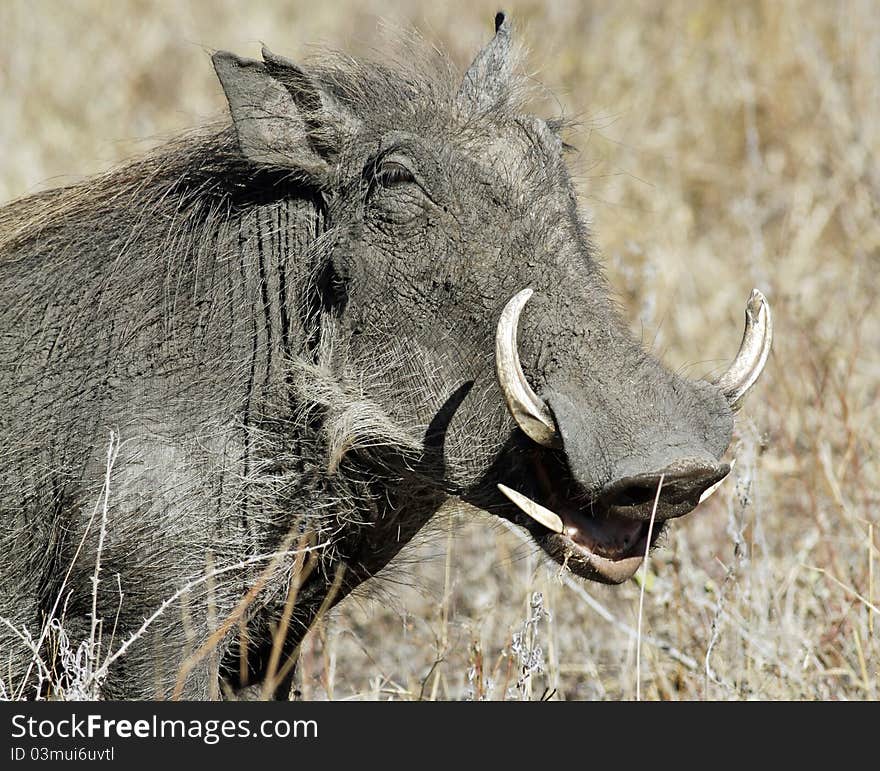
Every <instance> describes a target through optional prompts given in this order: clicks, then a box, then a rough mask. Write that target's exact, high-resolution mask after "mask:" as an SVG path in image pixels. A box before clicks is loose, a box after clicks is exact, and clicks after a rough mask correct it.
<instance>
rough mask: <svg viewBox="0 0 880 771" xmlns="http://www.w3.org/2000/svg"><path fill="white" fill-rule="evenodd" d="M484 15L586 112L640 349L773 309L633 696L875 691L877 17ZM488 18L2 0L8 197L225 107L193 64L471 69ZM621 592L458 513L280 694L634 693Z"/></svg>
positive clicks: (553, 10) (596, 210) (645, 6)
mask: <svg viewBox="0 0 880 771" xmlns="http://www.w3.org/2000/svg"><path fill="white" fill-rule="evenodd" d="M505 7H506V10H508V11H509V12H511V14H512V17H513V19H514V22H515V23H516V26H517V28H518V38H519V40H520V41H521V42H522V43H524V44H525V45H526V46H527V47H528V48H529V49H530V55H529V57H528V59H527V66H528V69H529V71H530V72H531V73H533V74H534V76H535V77H536V78H537V79H538V80H539V81H540V82H542V83H544V84H546V85H547V86H548V87H550V88H551V89H553V91H554V92H555V93H556V95H557V98H558V100H559V102H560V103H561V104H562V105H563V106H564V107H565V109H566V111H567V112H568V113H569V114H576V115H578V116H579V117H580V125H579V127H578V128H577V129H575V130H574V131H573V132H572V134H571V136H570V140H571V142H572V143H573V144H575V145H576V146H578V147H579V148H580V150H581V153H580V155H581V158H580V161H579V168H578V172H577V173H578V179H579V182H580V184H581V189H582V194H583V201H584V204H585V207H586V208H587V210H588V212H589V215H590V217H591V218H592V220H593V223H594V226H595V233H596V240H597V242H598V244H599V246H600V248H601V250H602V252H603V254H604V255H605V259H606V263H607V265H608V268H609V273H610V275H611V278H612V282H613V285H614V286H615V288H616V290H617V292H618V293H619V296H620V297H621V299H622V301H623V304H624V306H625V308H626V309H627V311H628V313H629V317H630V319H631V321H632V326H633V329H634V331H635V333H636V334H640V335H642V336H643V338H644V340H645V343H646V345H653V347H654V349H655V350H656V351H657V352H658V353H660V354H662V356H663V357H664V358H665V360H666V361H667V362H668V364H669V365H670V366H672V367H678V368H683V369H684V371H686V372H687V373H689V374H691V375H693V376H701V375H704V374H706V373H709V372H713V371H717V370H718V369H719V368H721V367H723V366H724V365H725V364H726V362H727V360H728V359H729V357H731V356H732V355H733V353H734V352H735V351H736V348H737V345H738V343H739V336H740V333H741V325H742V319H741V314H742V309H743V306H744V301H745V299H746V297H747V296H748V292H749V290H750V289H751V287H752V286H758V287H760V288H761V289H762V290H763V291H764V292H765V293H766V294H767V296H768V297H769V299H770V301H771V304H772V307H773V312H774V315H775V323H776V340H775V344H774V351H773V355H772V357H771V360H770V363H769V365H768V367H767V371H766V373H765V375H764V378H763V379H762V382H761V383H760V385H759V387H758V388H757V392H756V394H755V395H753V396H752V397H751V399H750V400H749V402H748V403H747V405H746V408H745V409H744V411H743V413H742V417H741V418H740V420H739V422H738V427H737V434H736V437H735V439H734V444H733V445H732V448H731V451H730V454H731V455H736V456H737V457H738V464H737V467H736V471H735V482H734V483H728V484H726V485H725V486H723V487H722V489H721V491H720V492H719V493H718V494H717V495H716V496H715V497H714V498H713V499H712V501H711V502H710V503H708V504H707V505H706V506H704V507H703V508H701V509H700V510H699V512H698V513H696V514H694V515H692V516H690V517H688V518H687V519H685V520H682V521H680V522H678V523H676V525H675V527H674V528H673V529H672V532H671V535H670V537H669V538H668V539H667V541H666V543H665V544H664V546H663V548H662V549H660V550H659V551H657V552H656V553H655V555H654V556H653V557H652V561H651V575H650V576H649V580H648V584H647V590H648V591H647V594H646V598H645V616H644V620H643V631H644V634H645V635H647V636H650V637H651V638H652V639H653V640H654V641H659V642H660V643H661V645H659V646H658V645H654V644H648V643H647V642H644V643H643V648H642V655H641V658H642V661H641V692H642V695H643V697H644V698H652V699H655V698H662V699H678V698H688V699H727V698H734V699H737V698H760V699H780V698H782V699H792V698H793V699H802V698H803V699H814V698H833V699H836V698H840V699H876V698H877V697H878V695H880V679H878V662H880V611H878V607H877V606H878V604H880V555H878V544H880V515H878V506H880V484H878V483H880V478H878V477H880V463H878V447H880V443H878V431H880V425H878V422H877V418H876V414H877V410H876V404H877V399H878V389H880V354H878V352H880V319H878V306H877V301H878V288H880V211H878V209H880V203H878V201H880V160H878V151H880V4H878V3H877V2H870V0H865V1H863V2H859V1H857V0H853V1H852V2H841V3H825V2H819V1H818V0H817V1H816V2H812V3H783V2H743V1H739V2H711V3H710V2H705V3H697V2H668V3H663V4H660V3H655V2H651V1H650V0H645V1H644V2H638V1H636V0H633V2H625V3H624V2H576V1H575V0H560V1H559V2H536V1H530V0H512V1H511V2H507V3H506V4H505ZM495 10H497V9H496V3H495V2H485V1H484V0H467V1H466V2H465V1H464V0H453V1H452V2H447V3H442V4H441V3H428V2H423V3H415V2H413V3H410V2H406V3H405V2H394V0H364V1H363V2H357V3H354V2H348V3H346V2H338V3H337V2H325V3H314V2H311V1H309V0H305V1H302V0H294V1H291V2H254V3H243V2H240V1H235V0H219V1H218V2H210V3H209V2H196V1H190V2H164V3H153V2H146V0H124V1H121V2H110V0H104V1H103V2H101V1H98V0H90V1H88V2H70V3H66V2H65V3H61V2H46V1H45V0H43V1H40V2H25V1H24V0H3V2H2V3H0V116H2V119H0V150H2V161H0V200H3V201H5V200H8V199H10V198H12V197H15V196H18V195H22V194H25V193H27V192H31V191H35V190H38V189H42V188H44V187H47V186H52V185H54V184H58V183H59V182H60V181H63V180H65V179H70V178H71V177H74V178H75V177H77V176H80V175H87V174H90V173H93V172H96V171H98V170H101V169H103V168H106V167H107V166H109V165H110V164H112V163H114V162H116V161H118V160H120V159H122V158H124V157H126V156H127V155H129V154H131V153H132V152H135V151H139V150H142V149H144V146H145V145H147V146H149V145H150V144H152V143H155V142H157V141H159V139H160V138H161V137H163V136H167V135H168V134H171V133H174V132H175V131H176V130H178V129H181V128H185V127H189V126H193V125H196V124H198V123H200V122H201V121H203V120H204V119H205V118H208V117H210V116H213V115H215V114H217V113H218V112H219V111H221V110H222V109H223V107H224V104H223V100H222V96H221V93H220V89H219V87H218V85H217V83H216V82H215V79H214V75H213V72H212V69H211V66H210V62H209V60H208V56H207V53H206V51H207V50H208V49H212V48H229V49H231V50H234V51H237V52H239V53H243V54H250V55H256V54H257V52H258V50H259V41H261V40H262V41H265V42H267V43H268V44H269V45H270V46H271V47H272V48H273V49H274V50H277V51H278V52H280V53H284V54H286V55H288V56H290V57H291V58H297V57H299V56H301V55H302V54H303V53H304V51H305V50H306V47H307V46H309V45H310V44H321V43H324V44H328V45H331V46H334V47H340V48H344V49H346V50H348V51H351V52H354V53H358V52H363V51H365V50H367V49H369V48H371V47H376V46H379V47H381V46H382V45H383V40H384V39H385V35H384V33H383V23H382V22H381V21H380V20H381V19H384V20H385V21H386V22H388V23H390V25H392V26H402V27H408V26H410V25H413V26H415V27H417V28H418V29H419V30H421V32H422V33H423V35H424V36H425V37H426V38H427V39H428V40H430V41H432V42H437V43H439V44H441V45H442V46H444V47H445V48H446V49H447V50H448V51H449V52H450V54H451V55H452V57H453V58H454V59H455V61H456V62H458V63H459V64H460V65H461V67H462V68H463V67H464V66H466V64H467V63H468V61H469V60H470V58H471V57H472V56H473V54H474V52H475V51H476V49H477V47H478V46H479V45H480V43H481V42H483V41H485V40H486V39H488V37H489V35H490V33H491V18H492V15H493V13H494V12H495ZM536 592H540V594H541V597H540V603H538V604H539V605H540V607H537V606H536V604H535V602H534V601H533V598H534V597H535V593H536ZM638 592H639V587H638V586H637V585H636V583H635V582H630V583H629V584H627V585H624V586H622V587H618V588H615V589H609V588H605V587H600V586H598V585H593V584H590V585H584V586H578V585H577V584H573V583H572V582H570V583H565V582H563V581H562V580H561V579H560V577H559V576H558V573H557V570H556V569H555V568H553V567H551V566H548V565H546V564H545V563H544V561H543V560H542V559H541V558H540V557H538V556H537V555H535V554H534V553H533V550H532V549H531V548H529V547H527V546H524V545H523V543H522V542H521V541H520V540H519V539H518V538H517V537H516V536H515V534H513V533H510V532H508V531H507V530H505V529H503V528H499V527H498V526H497V525H494V524H493V523H492V522H491V521H489V520H488V519H484V518H479V519H472V520H470V521H464V520H463V519H462V518H461V517H459V518H457V519H456V520H455V521H454V522H453V525H452V526H451V527H441V528H435V529H434V530H433V531H432V533H431V534H429V535H428V536H427V537H426V538H425V539H423V542H422V543H421V544H420V545H418V546H416V547H415V548H414V549H412V550H411V551H410V552H409V554H408V555H407V559H406V560H404V562H403V564H402V565H401V566H400V567H399V568H398V570H397V571H396V572H395V573H394V574H392V575H391V576H390V578H389V579H388V580H386V581H385V582H383V583H381V584H380V585H379V586H378V589H377V596H378V598H379V599H378V600H376V599H363V598H362V599H360V600H355V601H350V602H347V603H345V604H344V605H343V606H342V607H341V608H340V609H339V610H338V611H337V612H335V613H334V614H333V615H332V616H331V617H330V618H328V619H327V620H325V621H324V622H323V623H322V625H321V626H320V628H318V629H317V630H316V631H315V632H314V633H313V634H312V635H311V637H310V638H309V640H308V642H307V644H306V646H305V650H304V654H303V659H302V667H301V671H300V681H301V682H300V685H299V687H300V690H301V691H302V694H303V696H304V697H305V698H314V699H318V698H334V699H340V698H352V697H353V698H400V699H413V698H454V699H459V698H467V697H476V698H504V697H508V698H540V697H542V696H546V697H550V698H561V699H605V698H609V699H618V698H633V697H634V696H635V693H636V682H635V679H636V668H635V642H634V640H633V638H632V635H631V634H630V633H629V632H627V631H626V630H627V628H635V626H636V623H637V620H636V613H637V608H638ZM596 602H598V603H600V604H601V607H598V606H597V605H596ZM872 607H873V609H872ZM545 614H549V615H545ZM668 646H672V648H673V649H674V650H670V649H669V647H668ZM539 649H540V650H539ZM523 667H525V669H526V670H528V671H527V672H526V675H525V676H524V677H522V676H521V675H522V672H523ZM518 681H519V685H520V687H518V688H517V682H518Z"/></svg>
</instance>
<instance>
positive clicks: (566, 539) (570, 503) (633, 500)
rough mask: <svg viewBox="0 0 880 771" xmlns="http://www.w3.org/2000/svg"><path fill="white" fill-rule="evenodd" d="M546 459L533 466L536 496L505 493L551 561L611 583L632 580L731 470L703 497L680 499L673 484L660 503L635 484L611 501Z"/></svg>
mask: <svg viewBox="0 0 880 771" xmlns="http://www.w3.org/2000/svg"><path fill="white" fill-rule="evenodd" d="M541 455H542V457H540V456H539V455H538V454H537V453H536V457H535V460H534V463H533V471H534V474H533V477H532V480H533V481H532V482H531V483H530V489H529V493H530V495H525V494H524V493H522V492H519V491H517V490H514V489H513V488H511V487H508V486H507V485H503V484H498V489H499V491H500V492H501V493H502V494H503V495H504V496H505V497H506V498H507V499H508V500H509V501H510V502H511V503H513V504H514V506H516V508H517V509H518V510H519V512H521V513H524V514H526V515H527V516H528V520H526V521H525V523H524V524H525V525H526V528H527V529H528V530H529V533H530V534H531V536H532V538H533V539H534V540H535V542H536V543H537V544H538V545H539V546H540V547H541V548H542V549H543V550H544V551H545V552H546V553H547V554H548V555H549V556H550V557H552V558H553V559H554V560H555V561H556V562H558V563H560V564H561V565H563V566H565V567H566V568H568V569H569V570H571V571H572V572H573V573H575V574H576V575H579V576H581V577H583V578H588V579H590V580H593V581H599V582H601V583H606V584H620V583H623V582H624V581H626V580H627V579H629V578H631V577H632V576H633V575H634V574H635V572H636V571H637V570H638V568H639V566H640V565H641V564H642V561H643V560H644V558H645V554H646V553H647V552H648V551H649V549H650V548H653V547H654V545H655V544H656V542H657V540H658V539H659V538H660V536H661V535H662V534H663V532H664V530H665V528H666V523H667V521H668V520H669V519H672V518H673V517H680V516H683V515H684V514H687V513H688V512H690V511H692V510H693V509H694V508H696V507H697V506H698V505H699V504H700V503H702V502H703V501H705V500H706V498H708V497H709V496H710V495H711V494H712V493H713V492H715V490H716V489H717V488H718V486H719V485H720V484H721V482H723V481H724V479H725V478H726V477H727V474H728V473H729V471H730V466H728V465H727V464H721V465H719V466H718V469H717V473H716V476H715V478H714V481H713V483H712V484H711V485H710V486H709V487H708V488H706V489H705V490H704V491H703V492H702V493H701V494H699V496H698V497H694V496H693V495H692V494H690V493H689V494H687V495H684V494H682V495H677V494H676V490H675V484H676V483H675V482H672V485H671V486H670V487H669V488H664V494H663V499H662V500H659V501H658V499H659V490H658V489H657V486H655V485H650V486H649V485H645V486H644V487H641V488H640V487H634V486H632V485H631V484H630V485H629V486H628V490H629V492H628V495H627V496H626V497H621V495H620V494H616V495H613V496H609V495H608V492H607V490H606V491H605V492H604V493H603V494H602V495H591V494H590V493H589V492H587V491H584V490H583V489H582V488H580V487H579V485H577V483H576V482H574V481H569V482H568V483H567V484H566V483H564V482H561V481H560V480H564V479H568V480H571V475H570V472H569V471H568V469H567V468H566V467H565V466H566V464H565V461H564V459H562V458H556V457H554V454H551V455H550V456H549V457H548V456H547V455H546V454H541ZM521 484H522V483H521ZM539 501H540V502H539ZM655 502H657V505H656V507H655ZM652 518H653V524H652ZM649 538H650V543H649V542H648V539H649Z"/></svg>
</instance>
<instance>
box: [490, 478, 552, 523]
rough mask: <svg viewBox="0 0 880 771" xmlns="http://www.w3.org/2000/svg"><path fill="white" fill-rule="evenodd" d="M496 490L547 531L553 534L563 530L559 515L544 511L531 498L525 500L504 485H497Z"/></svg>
mask: <svg viewBox="0 0 880 771" xmlns="http://www.w3.org/2000/svg"><path fill="white" fill-rule="evenodd" d="M498 489H499V490H500V491H501V492H502V494H503V495H504V496H506V497H507V498H508V499H509V500H510V502H511V503H513V505H514V506H516V507H517V508H518V509H519V510H520V511H522V512H523V513H525V514H528V515H529V516H530V517H531V518H532V519H534V520H535V521H536V522H539V523H540V524H542V525H543V526H544V527H546V528H547V529H548V530H552V531H553V532H554V533H561V532H562V531H563V530H564V529H565V528H564V526H563V524H562V520H561V519H560V518H559V515H558V514H554V513H553V512H552V511H550V509H545V508H544V507H543V506H542V505H541V504H540V503H535V502H534V501H533V500H532V499H531V498H527V497H526V496H525V495H523V494H522V493H518V492H517V491H516V490H511V489H510V488H509V487H507V486H506V485H502V484H499V485H498Z"/></svg>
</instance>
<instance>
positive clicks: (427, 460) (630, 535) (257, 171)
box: [0, 14, 771, 699]
mask: <svg viewBox="0 0 880 771" xmlns="http://www.w3.org/2000/svg"><path fill="white" fill-rule="evenodd" d="M495 26H496V31H495V35H494V37H493V39H492V40H491V42H489V43H488V44H487V45H486V47H485V48H484V49H483V50H482V51H481V52H480V53H479V54H478V55H477V57H476V59H475V60H474V62H473V64H472V65H471V67H470V68H469V69H468V71H467V73H466V74H465V76H464V79H463V81H462V80H461V79H460V77H458V76H456V75H455V73H454V69H453V67H452V66H451V65H450V64H449V63H448V61H447V60H446V59H445V58H443V56H442V55H440V54H436V53H425V52H422V53H418V52H416V53H412V54H411V55H412V61H408V62H405V63H403V64H387V63H377V62H370V61H357V62H356V61H352V60H351V59H349V58H347V57H344V56H339V55H332V54H324V55H321V56H319V57H317V58H316V60H315V61H313V62H312V63H311V64H309V65H308V66H299V65H298V64H295V63H293V62H291V61H288V60H287V59H285V58H282V57H281V56H278V55H276V54H273V53H271V52H270V51H269V50H267V49H264V50H263V54H262V61H253V60H250V59H243V58H240V57H238V56H235V55H233V54H231V53H226V52H218V53H216V54H214V56H213V63H214V67H215V69H216V72H217V75H218V76H219V80H220V83H221V85H222V88H223V91H224V93H225V95H226V98H227V101H228V103H229V111H230V114H231V119H232V120H231V125H225V126H216V127H211V128H209V129H205V130H202V131H201V132H198V133H195V134H192V135H187V136H184V137H182V138H180V139H178V140H175V141H172V142H171V143H169V144H167V145H166V146H164V147H162V148H160V149H159V150H157V151H155V152H152V153H151V154H149V155H147V156H146V157H143V158H141V159H138V160H135V161H133V162H130V163H129V164H127V165H125V166H124V167H122V168H119V169H116V170H114V171H111V172H110V173H108V174H105V175H103V176H100V177H97V178H93V179H90V180H88V181H86V182H83V183H80V184H76V185H73V186H70V187H65V188H61V189H56V190H52V191H49V192H46V193H42V194H39V195H35V196H31V197H28V198H25V199H22V200H19V201H16V202H14V203H11V204H9V205H8V206H6V207H5V208H4V209H2V210H0V250H2V260H0V293H2V294H0V296H2V305H0V330H2V331H0V356H2V358H0V378H2V379H0V421H2V426H3V431H2V436H0V458H2V464H0V516H2V529H0V548H2V556H0V564H2V569H0V598H2V599H0V602H2V608H0V611H2V616H3V622H2V624H0V650H2V677H3V678H4V679H5V680H6V688H7V691H8V692H11V693H13V694H23V695H31V696H33V695H40V694H41V693H42V694H45V693H46V692H47V691H52V690H53V689H54V691H55V692H56V693H62V694H63V693H65V692H67V693H70V692H71V690H74V691H75V690H76V689H77V688H79V689H80V690H81V691H83V692H85V693H86V694H87V695H92V696H102V697H112V698H155V697H169V696H174V695H177V696H183V697H186V698H197V699H201V698H208V697H212V696H217V695H223V694H226V695H231V696H235V695H236V694H244V693H245V692H246V689H250V690H253V689H254V688H255V687H259V688H261V689H262V690H261V691H260V692H261V693H263V694H264V695H275V696H279V697H284V696H287V695H288V692H289V690H290V685H291V682H292V680H291V673H292V670H293V664H294V662H295V658H296V653H297V650H298V646H299V644H300V642H301V640H302V637H303V635H304V634H305V631H306V630H307V629H308V628H309V625H310V624H311V623H312V622H313V620H314V619H315V617H316V616H317V615H318V614H319V613H320V612H323V610H324V609H326V608H327V607H330V606H331V605H333V604H334V603H336V602H338V601H339V600H340V599H341V598H343V597H345V596H346V595H347V594H349V593H350V592H352V590H354V589H355V588H356V587H358V586H359V585H361V584H362V583H363V582H365V581H367V580H368V579H370V578H371V577H373V576H375V575H376V574H377V573H378V572H379V571H380V570H382V569H383V568H384V567H385V566H386V565H387V564H388V563H389V561H391V560H392V559H393V558H394V557H395V555H397V554H398V552H399V551H400V550H401V548H402V547H403V546H404V545H405V544H406V543H407V542H409V541H410V540H411V539H412V538H413V536H414V535H415V534H416V533H417V531H419V530H420V529H421V528H422V527H423V526H424V525H425V524H426V522H427V521H428V520H429V519H430V518H431V517H432V515H433V514H434V513H435V512H436V511H437V510H438V509H439V508H440V507H441V506H442V505H444V504H450V505H451V506H460V507H475V508H477V509H481V510H484V511H487V512H490V513H491V514H494V515H496V516H498V517H502V518H505V519H507V520H510V521H511V522H513V523H515V524H516V525H519V526H521V527H522V528H525V529H526V530H527V531H528V533H529V534H530V535H531V537H532V538H533V539H534V541H535V543H536V544H538V545H539V546H540V547H541V548H542V549H543V550H544V551H545V552H546V553H547V554H548V555H549V556H550V557H551V558H552V559H554V560H556V561H558V562H559V563H561V564H562V565H564V566H565V567H566V568H567V569H568V570H570V571H572V572H573V573H575V574H577V575H579V576H583V577H584V578H588V579H593V580H596V581H602V582H606V583H619V582H621V581H624V580H626V579H628V578H629V577H631V576H632V575H633V574H634V572H635V571H636V569H637V567H638V565H639V564H640V562H641V560H642V559H643V555H644V554H645V552H646V550H647V549H648V548H650V546H651V544H649V543H648V542H647V541H648V540H649V535H648V533H649V522H650V521H651V519H652V516H653V517H654V519H655V521H656V522H655V525H654V526H653V528H652V530H651V533H652V537H651V539H650V540H651V542H652V543H653V539H655V538H656V537H657V535H658V534H659V533H660V532H661V530H663V529H664V527H663V526H664V525H665V523H666V522H667V521H668V520H670V519H672V518H675V517H680V516H682V515H683V514H686V513H687V512H689V511H691V510H692V509H693V508H694V507H695V506H697V504H698V503H699V502H700V501H701V499H702V498H704V497H705V496H706V495H707V494H708V493H709V492H710V491H711V490H712V489H713V488H714V487H715V486H716V485H717V484H718V483H719V482H720V481H721V480H722V479H723V478H724V477H725V475H726V474H727V473H728V471H729V466H728V465H727V464H726V463H723V462H722V461H721V457H722V455H723V453H724V452H725V450H726V449H727V447H728V444H729V442H730V438H731V434H732V430H733V413H734V411H735V410H736V409H737V407H738V406H739V404H740V403H741V401H742V399H743V397H744V395H745V394H746V392H747V391H748V390H749V388H750V387H751V386H752V385H753V384H754V382H755V380H756V378H757V377H758V375H759V374H760V372H761V369H762V368H763V366H764V363H765V361H766V358H767V355H768V352H769V346H770V334H771V331H770V319H769V310H768V308H767V305H766V303H765V301H764V298H763V297H762V296H761V295H760V294H759V293H757V292H755V293H753V295H752V298H751V300H750V301H749V304H748V307H747V311H746V316H747V324H746V333H745V336H744V338H743V344H742V348H741V350H740V352H739V354H738V355H737V358H736V359H735V361H734V363H733V364H732V366H731V367H730V369H729V370H728V371H727V372H726V373H725V374H723V375H722V376H721V377H720V378H719V379H718V380H717V381H715V382H707V381H702V380H701V381H696V382H691V381H688V380H685V379H683V378H682V377H680V376H679V375H677V374H675V373H672V372H670V371H668V370H667V369H665V368H664V367H663V365H662V364H661V363H660V362H658V361H657V360H655V359H654V358H652V356H650V355H649V354H648V353H646V352H645V351H644V350H643V349H642V348H641V347H640V345H639V344H638V343H637V342H636V341H635V340H633V339H632V337H631V336H630V334H629V333H628V331H627V325H626V323H625V322H624V321H623V320H622V319H621V318H620V316H619V314H618V312H617V311H616V310H615V308H614V306H613V304H612V303H611V301H610V300H609V298H608V290H607V288H606V283H605V280H604V279H603V275H602V272H601V268H600V266H599V264H598V262H597V258H596V255H595V252H594V248H593V247H592V246H591V243H590V238H589V234H588V231H587V228H586V226H585V224H584V222H583V220H582V218H581V216H580V215H579V213H578V205H577V198H576V195H575V189H574V186H573V184H572V181H571V178H570V176H569V173H568V171H567V170H566V162H565V155H566V152H567V149H568V148H567V145H566V144H565V143H564V142H563V141H562V139H561V138H560V131H561V128H562V126H561V122H560V121H556V120H545V119H542V118H539V117H536V116H534V115H531V114H529V113H528V112H526V111H525V108H524V107H523V99H522V96H521V94H522V89H521V88H520V86H521V82H520V79H518V78H517V77H516V76H515V75H514V74H512V70H513V67H512V64H511V55H510V26H509V22H508V21H507V20H506V19H505V17H504V15H503V14H499V15H498V16H497V17H496V24H495ZM112 437H117V438H116V439H113V438H112ZM661 480H662V483H661ZM28 630H30V631H28ZM83 641H84V642H83ZM78 644H79V648H77V647H76V646H77V645H78Z"/></svg>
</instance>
